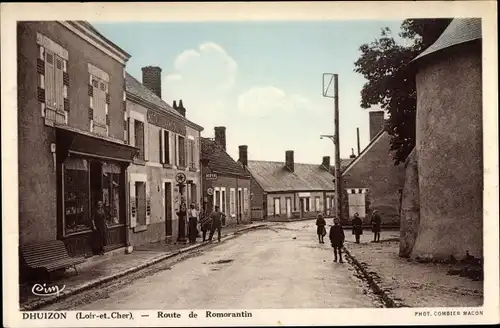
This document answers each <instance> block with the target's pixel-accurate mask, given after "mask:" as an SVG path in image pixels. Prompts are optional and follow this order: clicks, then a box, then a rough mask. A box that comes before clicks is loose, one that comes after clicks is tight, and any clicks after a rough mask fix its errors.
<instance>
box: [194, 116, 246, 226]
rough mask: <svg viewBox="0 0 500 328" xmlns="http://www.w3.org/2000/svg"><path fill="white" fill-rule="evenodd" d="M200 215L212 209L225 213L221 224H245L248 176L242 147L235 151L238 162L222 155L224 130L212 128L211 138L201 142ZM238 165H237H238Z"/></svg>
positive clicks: (223, 152)
mask: <svg viewBox="0 0 500 328" xmlns="http://www.w3.org/2000/svg"><path fill="white" fill-rule="evenodd" d="M201 143H202V177H203V189H204V197H205V200H206V201H205V202H204V211H205V212H207V213H209V212H211V210H212V209H213V207H214V206H215V205H218V206H219V207H220V210H221V212H223V213H226V219H225V222H223V223H224V224H239V223H249V222H250V221H251V218H250V174H249V173H248V172H247V171H246V170H245V169H244V166H243V164H244V163H245V162H246V146H240V147H239V154H240V159H239V161H240V162H236V161H235V160H234V159H232V158H231V156H229V154H228V153H227V152H226V128H225V127H223V126H219V127H215V138H214V139H209V138H202V139H201ZM240 163H241V164H240Z"/></svg>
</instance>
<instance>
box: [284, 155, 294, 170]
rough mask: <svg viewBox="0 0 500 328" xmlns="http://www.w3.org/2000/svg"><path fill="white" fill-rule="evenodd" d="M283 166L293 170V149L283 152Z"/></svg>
mask: <svg viewBox="0 0 500 328" xmlns="http://www.w3.org/2000/svg"><path fill="white" fill-rule="evenodd" d="M285 167H286V168H287V169H289V170H290V172H294V162H293V150H287V151H286V152H285Z"/></svg>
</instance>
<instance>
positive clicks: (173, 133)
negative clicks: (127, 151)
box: [126, 66, 203, 246]
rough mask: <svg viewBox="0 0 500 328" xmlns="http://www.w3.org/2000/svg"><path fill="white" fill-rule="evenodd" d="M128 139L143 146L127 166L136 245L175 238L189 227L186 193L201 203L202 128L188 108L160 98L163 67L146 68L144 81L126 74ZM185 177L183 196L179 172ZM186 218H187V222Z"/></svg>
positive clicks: (132, 235) (132, 234)
mask: <svg viewBox="0 0 500 328" xmlns="http://www.w3.org/2000/svg"><path fill="white" fill-rule="evenodd" d="M126 91H127V93H126V105H127V113H128V118H127V125H128V129H127V130H128V136H129V143H130V145H132V146H135V147H137V148H139V149H140V151H139V153H138V154H137V156H136V157H135V158H134V160H133V162H132V164H131V165H130V166H129V168H128V170H127V174H128V183H129V188H128V189H129V195H130V197H129V208H130V225H129V235H130V237H129V238H130V244H131V246H138V245H142V244H147V243H150V242H157V241H164V240H167V241H175V240H177V239H178V237H179V236H180V237H181V238H182V237H183V236H185V230H184V234H182V233H180V232H181V231H182V230H180V229H186V227H185V225H182V224H181V222H180V220H179V218H178V216H177V214H176V213H177V212H178V211H179V208H180V206H181V197H184V199H185V200H186V202H187V203H188V204H189V203H195V204H196V205H198V206H200V196H199V195H200V185H201V181H200V165H199V157H200V151H199V138H200V132H201V131H202V130H203V128H202V127H201V126H199V125H197V124H195V123H193V122H191V121H189V120H188V119H187V118H186V109H185V108H184V106H183V105H182V100H181V101H180V102H179V106H177V105H176V102H175V101H174V104H173V107H172V106H170V105H169V104H167V103H166V102H165V101H163V100H162V99H161V68H160V67H153V66H148V67H144V68H143V69H142V83H140V82H139V81H137V80H136V79H135V78H134V77H132V76H131V75H129V74H127V75H126ZM177 174H184V175H185V176H186V184H187V185H186V188H185V191H184V195H182V196H181V194H180V190H179V188H178V187H177V182H176V175H177ZM182 223H183V222H182Z"/></svg>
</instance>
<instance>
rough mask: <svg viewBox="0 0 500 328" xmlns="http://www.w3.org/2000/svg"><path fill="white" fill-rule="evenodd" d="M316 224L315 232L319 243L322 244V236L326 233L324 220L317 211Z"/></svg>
mask: <svg viewBox="0 0 500 328" xmlns="http://www.w3.org/2000/svg"><path fill="white" fill-rule="evenodd" d="M316 226H317V228H316V233H317V234H318V241H319V243H320V244H324V243H325V241H324V239H323V238H324V237H325V235H326V229H325V226H326V221H325V219H324V218H323V214H321V213H319V212H318V218H317V219H316Z"/></svg>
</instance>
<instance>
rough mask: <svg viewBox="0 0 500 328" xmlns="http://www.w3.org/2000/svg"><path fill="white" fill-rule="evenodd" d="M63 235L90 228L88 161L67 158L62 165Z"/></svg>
mask: <svg viewBox="0 0 500 328" xmlns="http://www.w3.org/2000/svg"><path fill="white" fill-rule="evenodd" d="M63 181H64V185H63V188H64V192H63V197H64V202H63V203H64V235H70V234H74V233H77V232H82V231H89V230H90V229H91V221H92V219H91V215H90V213H89V204H90V203H89V189H90V188H89V187H90V186H89V162H88V161H87V160H84V159H75V158H68V159H66V161H65V162H64V165H63Z"/></svg>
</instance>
